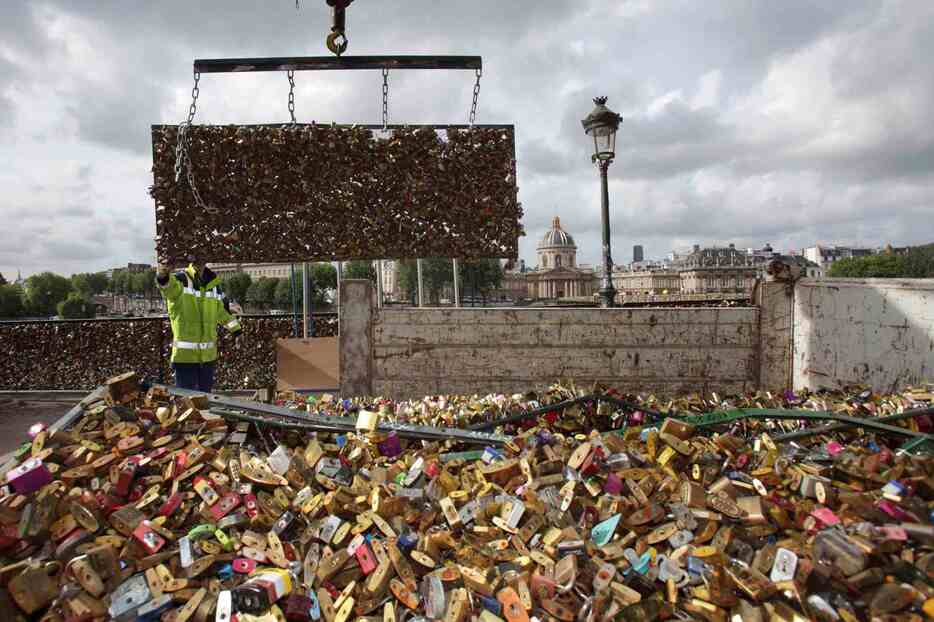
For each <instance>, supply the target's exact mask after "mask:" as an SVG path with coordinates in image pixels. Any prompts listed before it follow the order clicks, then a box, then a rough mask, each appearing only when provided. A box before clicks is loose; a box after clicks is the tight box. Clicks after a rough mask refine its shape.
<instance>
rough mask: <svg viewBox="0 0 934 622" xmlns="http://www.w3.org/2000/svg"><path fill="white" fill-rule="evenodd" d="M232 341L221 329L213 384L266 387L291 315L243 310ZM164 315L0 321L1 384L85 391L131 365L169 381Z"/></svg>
mask: <svg viewBox="0 0 934 622" xmlns="http://www.w3.org/2000/svg"><path fill="white" fill-rule="evenodd" d="M241 319H242V323H243V329H244V334H243V337H242V338H241V339H240V341H239V343H235V342H234V340H233V339H231V338H230V336H229V335H228V334H227V332H226V331H223V330H221V331H218V337H219V346H218V348H219V352H220V358H219V364H218V366H217V381H216V387H217V388H218V389H221V390H223V389H245V388H256V387H262V386H266V385H268V384H271V383H273V382H275V378H276V339H279V338H283V337H291V336H292V317H291V316H288V315H286V316H268V315H254V316H241ZM314 320H315V335H316V336H319V337H329V336H335V335H337V315H336V314H321V315H315V317H314ZM171 342H172V334H171V329H170V327H169V322H168V320H167V319H166V318H160V317H156V318H129V319H102V320H58V321H35V322H0V389H4V390H20V391H24V390H32V391H36V390H90V389H92V388H93V387H95V386H97V385H98V384H100V382H101V381H103V380H106V379H107V378H109V377H111V376H115V375H117V374H120V373H123V372H125V371H129V370H135V371H137V372H139V373H140V374H142V375H144V376H147V377H149V378H151V379H154V380H163V381H171V379H172V374H171V369H170V366H169V357H170V356H171Z"/></svg>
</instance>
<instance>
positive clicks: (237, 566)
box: [232, 557, 256, 574]
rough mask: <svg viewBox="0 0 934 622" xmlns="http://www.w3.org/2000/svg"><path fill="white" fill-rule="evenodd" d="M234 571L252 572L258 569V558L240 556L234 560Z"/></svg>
mask: <svg viewBox="0 0 934 622" xmlns="http://www.w3.org/2000/svg"><path fill="white" fill-rule="evenodd" d="M232 565H233V570H234V572H239V573H240V574H250V573H251V572H253V571H254V570H256V560H253V559H247V558H245V557H238V558H237V559H235V560H233V562H232Z"/></svg>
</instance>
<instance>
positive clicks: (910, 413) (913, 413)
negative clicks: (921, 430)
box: [772, 408, 934, 442]
mask: <svg viewBox="0 0 934 622" xmlns="http://www.w3.org/2000/svg"><path fill="white" fill-rule="evenodd" d="M924 415H932V416H934V408H912V409H910V410H906V411H905V412H901V413H896V414H894V415H885V416H884V417H876V418H875V419H874V420H875V421H878V422H879V423H890V422H892V421H901V420H902V419H914V418H915V417H921V416H924ZM849 427H851V426H850V424H848V423H831V424H830V425H825V426H820V427H816V428H807V429H804V430H795V431H794V432H786V433H784V434H779V435H778V436H773V437H772V440H773V441H776V442H784V441H793V440H796V439H799V438H807V437H809V436H815V435H817V434H827V433H829V432H837V431H839V430H844V429H846V428H849Z"/></svg>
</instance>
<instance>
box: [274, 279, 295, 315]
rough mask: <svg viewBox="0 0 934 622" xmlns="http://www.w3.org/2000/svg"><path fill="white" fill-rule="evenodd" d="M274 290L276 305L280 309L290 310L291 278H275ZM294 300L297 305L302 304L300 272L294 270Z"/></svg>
mask: <svg viewBox="0 0 934 622" xmlns="http://www.w3.org/2000/svg"><path fill="white" fill-rule="evenodd" d="M276 281H278V282H277V283H276V291H275V298H274V299H275V301H276V306H277V307H279V308H281V309H288V310H289V311H291V310H292V279H291V278H290V277H286V278H284V279H276ZM295 302H296V303H298V305H299V306H301V304H302V279H301V272H300V271H296V273H295Z"/></svg>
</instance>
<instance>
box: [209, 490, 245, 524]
mask: <svg viewBox="0 0 934 622" xmlns="http://www.w3.org/2000/svg"><path fill="white" fill-rule="evenodd" d="M238 505H240V495H238V494H237V493H235V492H232V491H231V492H226V493H224V494H223V496H221V498H220V500H219V501H218V502H217V503H215V504H214V505H212V506H211V507H209V508H208V511H209V512H210V513H211V516H212V517H214V520H215V521H219V520H220V519H222V518H224V517H225V516H227V515H228V514H230V512H231V511H232V510H233V509H234V508H236V507H237V506H238Z"/></svg>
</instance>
